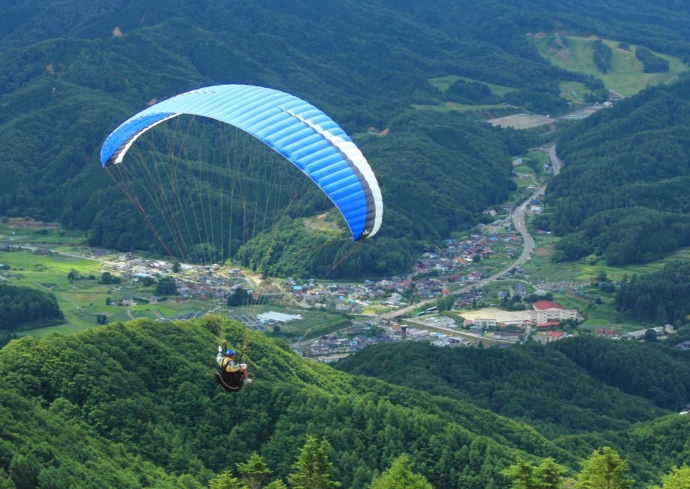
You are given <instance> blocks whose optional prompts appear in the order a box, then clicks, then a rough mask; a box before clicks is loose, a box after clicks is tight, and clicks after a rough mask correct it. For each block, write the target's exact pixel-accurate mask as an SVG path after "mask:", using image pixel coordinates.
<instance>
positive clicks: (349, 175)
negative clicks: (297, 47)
mask: <svg viewBox="0 0 690 489" xmlns="http://www.w3.org/2000/svg"><path fill="white" fill-rule="evenodd" d="M181 114H189V115H197V116H202V117H209V118H212V119H216V120H219V121H221V122H225V123H227V124H231V125H233V126H235V127H238V128H239V129H242V130H243V131H246V132H247V133H249V134H251V135H252V136H254V137H256V138H257V139H259V140H260V141H262V142H264V143H265V144H267V145H268V146H270V147H271V148H273V149H274V150H275V151H277V152H278V153H280V154H281V155H283V156H284V157H285V158H286V159H288V160H289V161H291V162H292V163H293V164H294V165H295V166H297V167H298V168H299V169H300V170H302V172H304V173H305V174H306V175H307V176H309V178H310V179H311V180H312V181H314V182H315V183H316V184H317V185H318V186H319V188H320V189H321V190H322V191H323V192H324V193H325V194H326V195H327V196H328V197H329V198H330V199H331V201H333V203H334V204H335V205H336V207H337V208H338V210H340V212H341V214H342V215H343V217H344V218H345V221H346V222H347V224H348V226H349V227H350V231H351V232H352V239H353V240H355V241H357V240H362V239H366V238H370V237H372V236H373V235H374V234H376V232H377V231H378V230H379V228H380V227H381V221H382V218H383V200H382V198H381V189H380V188H379V185H378V182H377V181H376V176H375V175H374V173H373V172H372V170H371V167H370V166H369V163H367V161H366V159H365V158H364V155H362V152H361V151H360V150H359V149H358V148H357V146H355V144H354V143H353V142H352V139H350V137H349V136H348V135H347V134H346V133H345V131H343V130H342V129H341V128H340V126H338V125H337V124H336V123H335V122H333V120H332V119H331V118H330V117H328V116H327V115H326V114H324V113H323V112H321V111H320V110H319V109H317V108H316V107H314V106H313V105H311V104H309V103H307V102H305V101H304V100H301V99H299V98H297V97H295V96H293V95H290V94H287V93H284V92H280V91H278V90H273V89H270V88H262V87H255V86H249V85H217V86H212V87H207V88H200V89H198V90H192V91H190V92H186V93H182V94H180V95H177V96H175V97H172V98H170V99H168V100H165V101H163V102H160V103H158V104H156V105H153V106H151V107H149V108H147V109H145V110H143V111H141V112H139V113H138V114H136V115H134V116H133V117H131V118H129V119H128V120H126V121H125V122H123V123H122V124H121V125H120V126H119V127H118V128H117V129H115V130H114V131H113V132H112V133H111V134H110V135H109V136H108V137H107V138H106V140H105V142H104V143H103V146H102V148H101V163H102V164H103V166H104V167H107V166H109V165H114V164H119V163H122V160H123V158H124V156H125V154H126V153H127V150H128V149H129V148H130V147H131V146H132V144H134V142H135V141H136V139H137V138H138V137H139V136H140V135H141V134H143V133H144V132H146V131H147V130H148V129H150V128H152V127H153V126H155V125H157V124H160V123H161V122H164V121H166V120H168V119H171V118H173V117H176V116H178V115H181Z"/></svg>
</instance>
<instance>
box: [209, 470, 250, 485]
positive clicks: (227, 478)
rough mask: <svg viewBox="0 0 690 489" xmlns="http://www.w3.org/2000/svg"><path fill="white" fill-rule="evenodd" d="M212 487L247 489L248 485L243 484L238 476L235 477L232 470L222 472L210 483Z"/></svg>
mask: <svg viewBox="0 0 690 489" xmlns="http://www.w3.org/2000/svg"><path fill="white" fill-rule="evenodd" d="M208 487H209V488H210V489H246V488H247V486H245V485H244V484H242V483H241V482H240V481H239V480H237V477H233V476H232V474H231V473H230V471H228V470H226V471H224V472H221V473H220V474H218V475H217V476H215V477H214V478H213V479H211V480H210V481H209V483H208Z"/></svg>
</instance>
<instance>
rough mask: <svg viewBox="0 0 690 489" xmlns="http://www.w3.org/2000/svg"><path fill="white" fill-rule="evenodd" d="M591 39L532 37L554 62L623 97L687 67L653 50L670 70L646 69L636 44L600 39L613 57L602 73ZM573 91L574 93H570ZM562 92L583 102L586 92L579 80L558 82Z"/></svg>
mask: <svg viewBox="0 0 690 489" xmlns="http://www.w3.org/2000/svg"><path fill="white" fill-rule="evenodd" d="M592 41H593V38H591V37H574V36H543V37H534V38H532V42H533V43H534V45H535V46H536V48H537V49H538V51H539V53H540V54H541V55H542V56H544V57H545V58H547V59H548V60H549V61H550V62H551V64H553V65H554V66H558V67H561V68H564V69H566V70H570V71H577V72H579V73H584V74H587V75H591V76H593V77H595V78H599V79H600V80H602V81H603V82H604V85H605V86H606V88H608V89H609V90H613V91H614V92H616V93H618V94H620V95H621V96H624V97H627V96H630V95H634V94H636V93H638V92H640V91H642V90H643V89H645V88H647V87H649V86H654V85H661V84H665V83H671V82H674V81H676V80H677V79H678V75H679V74H680V73H683V72H685V71H688V67H687V66H685V64H683V62H682V61H681V60H680V59H679V58H676V57H673V56H667V55H665V54H661V53H657V52H655V53H654V54H656V55H657V56H659V57H661V58H663V59H665V60H667V61H668V62H669V70H668V71H667V72H664V73H645V72H644V69H643V68H644V67H643V65H642V63H641V62H640V61H639V60H638V59H637V57H636V56H635V54H634V52H635V49H636V48H637V46H635V45H630V48H629V50H628V49H623V48H621V47H620V45H619V44H620V43H619V42H618V41H614V40H609V39H603V40H602V41H603V42H604V44H606V45H607V46H609V47H610V48H611V49H612V51H613V59H612V62H611V70H610V71H609V72H608V73H602V72H601V71H599V70H598V69H597V67H596V66H595V65H594V58H593V54H594V48H593V47H592ZM573 91H574V92H575V93H576V94H577V95H573V94H572V93H571V92H573ZM561 92H562V96H563V97H564V98H566V99H570V100H571V101H577V102H579V103H583V101H582V100H581V98H583V97H584V96H585V95H586V93H587V90H586V89H585V87H584V85H582V84H572V82H570V83H569V84H563V85H561ZM568 94H569V95H568Z"/></svg>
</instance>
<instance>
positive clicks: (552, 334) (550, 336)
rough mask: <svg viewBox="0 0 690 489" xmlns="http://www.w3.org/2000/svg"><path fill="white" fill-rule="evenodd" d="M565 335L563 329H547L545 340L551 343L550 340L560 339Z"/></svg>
mask: <svg viewBox="0 0 690 489" xmlns="http://www.w3.org/2000/svg"><path fill="white" fill-rule="evenodd" d="M564 336H565V333H564V332H563V331H549V332H547V333H546V342H547V343H551V342H552V341H556V340H560V339H561V338H563V337H564Z"/></svg>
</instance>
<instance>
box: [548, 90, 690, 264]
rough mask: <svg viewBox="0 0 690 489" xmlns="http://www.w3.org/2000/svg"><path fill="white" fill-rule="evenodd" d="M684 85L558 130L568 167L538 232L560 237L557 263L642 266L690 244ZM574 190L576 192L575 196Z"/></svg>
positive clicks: (688, 103) (688, 98)
mask: <svg viewBox="0 0 690 489" xmlns="http://www.w3.org/2000/svg"><path fill="white" fill-rule="evenodd" d="M689 120H690V80H684V81H682V82H679V83H678V84H675V85H672V86H669V87H657V88H650V89H648V90H647V91H645V92H643V93H641V94H639V95H638V96H636V97H632V98H630V99H628V100H624V101H621V102H620V103H617V104H616V105H615V106H614V107H613V108H611V110H605V111H600V112H599V113H597V114H596V115H594V116H592V117H590V118H588V119H586V120H584V121H582V122H580V123H578V124H577V125H573V126H572V127H570V128H568V129H565V130H564V131H563V133H562V134H561V136H560V137H559V142H558V153H559V156H561V157H562V158H563V159H564V161H567V165H566V166H565V168H564V169H563V171H562V172H561V174H560V175H558V177H556V178H554V180H553V181H552V182H551V183H550V185H549V188H548V192H547V196H546V203H547V205H548V206H549V212H548V213H545V214H544V215H543V216H540V217H539V219H538V220H537V221H536V223H535V224H536V225H537V226H543V227H544V228H547V229H550V230H552V231H554V232H555V233H556V234H559V235H562V236H564V239H563V240H562V241H561V242H559V244H558V249H557V251H558V253H557V256H556V259H558V260H577V259H581V258H583V257H587V256H589V255H593V256H596V257H601V258H602V259H603V260H604V261H605V262H606V263H607V264H609V265H626V264H631V263H649V262H652V261H656V260H659V259H660V258H663V257H664V256H666V255H668V254H669V253H671V252H672V251H675V250H677V249H679V248H681V247H686V246H688V245H689V244H690V234H688V229H689V228H688V224H690V223H688V218H687V215H688V210H689V208H688V205H687V202H686V196H687V193H686V192H685V191H683V190H682V189H685V188H687V183H688V182H687V179H688V169H689V168H690V167H688V165H687V164H683V162H687V161H689V160H690V153H689V151H690V139H689V137H690V136H689V135H690V131H688V127H687V124H688V121H689ZM575 189H577V190H575Z"/></svg>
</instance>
